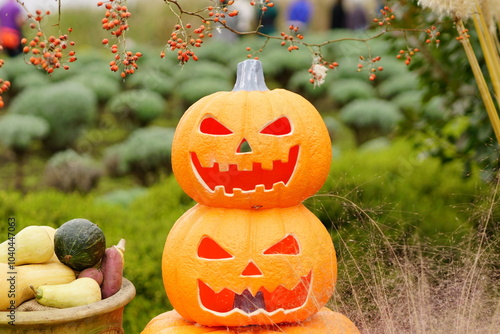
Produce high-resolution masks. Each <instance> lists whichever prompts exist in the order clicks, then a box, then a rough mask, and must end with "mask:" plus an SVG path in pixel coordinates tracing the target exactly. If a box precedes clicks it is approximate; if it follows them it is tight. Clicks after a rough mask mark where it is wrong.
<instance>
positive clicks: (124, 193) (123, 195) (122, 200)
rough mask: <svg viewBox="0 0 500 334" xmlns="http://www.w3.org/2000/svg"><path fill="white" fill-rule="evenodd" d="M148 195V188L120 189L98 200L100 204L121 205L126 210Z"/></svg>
mask: <svg viewBox="0 0 500 334" xmlns="http://www.w3.org/2000/svg"><path fill="white" fill-rule="evenodd" d="M146 194H147V189H146V188H132V189H118V190H115V191H112V192H110V193H107V194H104V195H102V196H99V197H97V198H96V202H98V203H109V204H113V205H120V206H122V207H124V208H126V207H128V206H130V204H131V203H132V202H134V201H135V200H136V199H137V198H139V197H141V196H144V195H146Z"/></svg>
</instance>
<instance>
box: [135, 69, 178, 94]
mask: <svg viewBox="0 0 500 334" xmlns="http://www.w3.org/2000/svg"><path fill="white" fill-rule="evenodd" d="M125 84H126V86H127V87H128V88H129V89H146V90H149V91H153V92H156V93H158V94H160V95H162V96H168V95H170V94H172V93H173V91H174V89H175V85H176V83H175V81H174V79H173V78H172V76H171V75H169V74H166V73H163V72H161V71H157V70H155V69H153V68H148V67H146V68H142V67H141V70H140V71H137V72H136V73H134V75H132V76H131V77H130V78H128V79H127V81H126V82H125Z"/></svg>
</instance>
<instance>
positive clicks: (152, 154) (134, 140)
mask: <svg viewBox="0 0 500 334" xmlns="http://www.w3.org/2000/svg"><path fill="white" fill-rule="evenodd" d="M174 131H175V129H174V128H163V127H156V126H155V127H149V128H143V129H138V130H135V131H134V132H133V133H132V134H131V135H130V137H129V138H128V139H127V140H125V142H123V143H119V144H116V145H113V146H111V147H109V148H108V149H107V150H106V152H105V162H106V167H107V170H108V172H109V173H110V175H112V176H121V175H125V174H128V173H130V174H132V175H134V176H135V177H136V178H137V180H138V181H139V182H140V184H141V185H144V186H147V185H151V184H152V183H155V182H157V181H158V180H159V177H160V175H161V172H165V173H170V172H171V168H172V167H171V162H170V155H171V151H172V140H173V137H174Z"/></svg>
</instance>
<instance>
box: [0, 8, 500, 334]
mask: <svg viewBox="0 0 500 334" xmlns="http://www.w3.org/2000/svg"><path fill="white" fill-rule="evenodd" d="M333 2H334V1H315V4H316V5H317V6H324V7H318V8H319V9H318V11H317V12H318V19H317V20H315V21H314V24H313V25H312V26H311V28H310V30H309V31H307V32H306V33H305V36H306V38H308V39H310V40H317V41H324V40H335V39H341V38H345V37H354V38H366V37H367V36H371V35H373V34H376V33H377V32H378V31H379V30H377V29H374V30H359V31H353V30H328V29H327V24H326V20H327V16H326V11H322V10H321V8H330V7H331V5H332V4H333ZM200 3H202V1H201V0H198V1H192V2H191V1H190V2H188V4H186V6H187V7H188V8H190V7H191V6H192V7H193V8H198V7H199V4H200ZM284 3H285V4H286V3H288V2H284ZM132 6H133V7H132V8H130V11H131V12H132V13H133V16H132V18H131V20H130V22H129V23H130V25H131V30H130V32H128V33H127V35H128V38H129V41H128V48H130V49H132V50H133V51H141V52H142V53H143V55H144V56H143V57H142V58H141V59H140V61H139V63H138V64H139V70H138V71H137V72H136V73H135V74H134V75H132V76H130V77H128V78H127V79H126V80H123V79H122V78H121V77H120V76H119V75H117V74H116V73H112V72H110V71H109V61H110V60H111V59H112V56H111V53H109V51H108V50H106V49H105V48H103V47H101V42H100V41H101V40H102V38H104V37H106V36H105V32H104V31H102V30H101V29H100V20H101V18H102V13H101V12H100V11H97V10H85V11H82V10H81V9H77V10H75V9H71V8H69V9H64V8H63V12H62V15H61V22H60V25H61V27H67V26H72V27H73V30H74V33H73V35H72V39H74V40H75V41H77V45H78V48H77V56H78V61H77V62H75V63H72V64H71V69H70V70H69V71H62V70H60V71H56V72H55V73H54V74H53V75H52V76H47V75H45V74H44V73H41V72H40V71H38V70H37V69H35V68H34V67H32V66H29V65H27V64H26V63H25V59H24V57H23V56H20V57H17V58H10V59H6V63H5V65H4V66H3V67H2V68H1V69H0V77H1V78H3V79H6V80H10V81H11V82H12V88H11V90H9V91H8V92H7V93H5V94H4V100H5V102H6V106H5V108H3V109H1V110H0V136H1V138H0V189H1V190H0V217H1V219H4V220H6V217H10V216H13V217H15V218H16V219H17V221H18V224H19V226H18V227H19V229H20V228H22V227H24V226H27V225H31V224H39V225H51V226H54V227H58V226H60V225H61V224H62V223H64V222H65V221H67V220H70V219H73V218H75V217H84V218H87V219H90V220H91V221H93V222H95V223H98V224H99V225H100V226H101V227H102V228H103V230H104V232H105V234H106V236H107V238H108V240H109V243H110V244H112V243H116V242H118V240H119V239H120V238H125V239H127V249H128V250H127V254H126V258H127V260H126V271H125V276H126V277H127V278H128V279H130V280H131V281H132V282H133V283H134V285H135V286H136V289H137V296H136V298H135V299H134V300H133V301H132V303H131V304H130V305H129V306H128V307H127V308H126V311H125V312H126V314H125V328H126V332H127V333H129V332H130V333H138V332H140V330H141V329H142V328H143V327H144V326H145V325H146V323H147V322H148V321H149V320H150V319H151V318H152V317H154V316H155V315H157V314H159V313H161V312H163V311H165V310H167V309H170V305H169V304H168V300H167V299H166V297H165V293H164V290H163V286H162V282H161V266H160V260H161V253H162V250H163V244H164V242H165V238H166V236H167V234H168V231H169V229H170V227H171V226H172V224H173V223H174V222H175V220H176V219H177V218H178V217H179V216H180V215H181V214H183V213H184V212H185V211H186V210H187V209H188V208H189V207H190V206H192V205H193V204H194V203H193V202H192V200H191V199H190V198H188V197H187V196H186V195H185V194H184V193H183V192H182V190H181V189H180V188H179V186H178V185H177V183H176V181H175V178H174V177H173V176H172V175H171V168H170V152H171V142H172V136H173V131H174V129H175V126H176V124H177V122H178V120H179V118H180V117H181V116H182V114H183V113H184V111H185V110H186V109H187V108H188V107H189V106H190V105H191V104H192V103H194V102H195V101H196V100H198V99H199V98H201V97H203V96H206V95H208V94H211V93H213V92H216V91H221V90H231V89H232V86H233V84H234V81H235V71H236V65H237V63H238V62H240V61H242V60H245V59H246V55H247V54H248V51H247V50H246V48H247V47H251V48H252V50H255V49H259V48H260V47H262V45H263V44H264V40H263V39H261V38H258V37H255V36H245V37H239V38H235V39H231V40H225V39H223V38H220V37H219V38H218V37H214V38H213V39H211V40H207V41H206V42H205V43H204V44H203V46H202V47H201V48H200V49H199V51H198V53H197V54H198V56H199V58H200V61H199V62H189V63H188V64H186V65H184V66H180V65H179V64H178V63H177V60H176V59H175V55H174V54H173V53H167V57H166V58H165V59H160V51H161V50H162V49H163V46H164V44H165V42H166V40H167V39H168V38H169V36H170V33H171V29H172V27H173V25H174V24H175V18H174V16H173V15H172V14H171V13H169V10H168V8H167V6H166V5H165V4H163V3H162V2H161V1H156V2H149V1H148V4H147V5H144V4H143V3H142V4H141V2H134V3H133V5H132ZM329 6H330V7H329ZM374 13H375V11H374ZM397 13H398V15H397V17H398V18H399V19H400V22H399V23H397V22H395V23H394V25H399V26H402V27H416V26H419V27H422V26H428V25H431V24H436V23H437V22H438V19H437V18H436V17H434V16H432V15H430V14H428V13H424V12H422V10H421V9H419V8H418V7H416V5H415V4H414V2H411V1H399V2H398V6H397ZM374 15H375V14H374ZM50 19H51V20H54V21H53V22H52V24H54V22H55V23H57V19H56V15H54V17H52V18H50ZM280 20H281V21H279V22H280V23H279V24H280V26H283V23H284V22H283V18H282V16H281V18H280ZM438 23H439V29H440V31H441V40H442V42H441V45H440V46H439V48H436V47H429V46H426V45H425V34H424V35H418V34H417V35H415V36H413V35H411V36H410V35H407V36H406V39H405V38H404V37H403V36H402V34H398V33H394V34H387V35H384V36H382V37H380V38H377V39H374V40H371V41H369V42H368V43H367V45H365V44H364V43H359V42H355V41H343V42H339V43H333V44H330V45H328V46H326V47H324V48H323V49H322V51H323V52H324V54H325V56H326V57H328V59H333V60H335V61H337V62H338V63H339V64H340V66H339V67H338V68H337V69H335V70H330V71H329V72H328V75H327V77H326V80H325V83H324V84H323V85H322V86H320V87H313V85H311V84H310V83H309V73H308V71H307V70H308V68H309V67H310V65H311V62H312V56H311V53H310V50H307V49H305V48H304V49H300V50H298V51H295V52H293V53H291V54H290V53H289V52H288V51H287V50H286V47H282V46H280V45H279V42H277V41H270V42H269V43H268V44H267V45H266V46H265V48H264V51H263V52H262V53H261V54H259V58H260V60H261V61H262V63H263V67H264V72H265V76H266V82H267V85H268V87H269V88H271V89H273V88H285V89H288V90H291V91H294V92H297V93H299V94H301V95H302V96H304V97H305V98H306V99H308V100H309V101H311V102H312V103H313V104H314V105H315V106H316V108H317V109H318V110H319V112H320V113H321V115H322V116H323V118H324V120H325V123H326V124H327V127H328V130H329V132H330V135H331V138H332V151H333V153H334V159H333V162H332V169H331V173H330V176H329V178H328V180H327V182H326V184H325V186H324V187H323V189H322V190H321V192H320V194H318V195H316V196H313V197H312V198H310V199H308V200H307V201H306V202H305V203H306V205H307V206H308V207H309V208H310V209H311V210H312V211H313V212H314V213H315V214H316V215H317V216H318V217H319V218H320V219H321V220H322V222H323V223H324V224H325V226H327V227H328V228H329V229H330V230H331V231H332V237H333V240H334V242H335V246H336V248H337V251H338V255H339V259H340V260H341V259H342V257H343V256H347V248H346V245H345V243H343V242H341V238H342V239H343V240H351V241H352V242H351V243H350V244H349V247H350V249H349V255H352V254H358V256H362V254H363V252H364V250H363V245H364V241H366V240H369V237H370V234H371V233H372V232H373V227H370V224H371V220H369V219H366V217H365V216H364V215H360V213H359V210H358V209H359V208H361V209H362V210H363V211H364V212H366V213H367V214H368V215H369V216H370V217H371V218H372V219H373V220H375V221H377V222H378V223H379V224H380V225H379V226H380V228H381V230H382V231H383V233H384V234H385V235H386V236H387V238H389V239H390V240H391V241H394V242H395V243H401V244H411V243H412V242H414V240H415V238H416V237H417V238H423V239H426V240H430V242H431V243H434V244H439V245H445V246H446V247H451V248H453V247H454V245H455V244H456V242H457V241H458V240H462V239H463V238H465V237H466V236H468V235H470V233H476V232H478V231H482V230H481V228H482V225H481V224H482V223H481V222H480V221H478V220H475V219H473V218H474V215H475V212H477V210H483V208H484V207H486V206H487V205H488V202H487V196H485V194H489V193H491V191H492V190H491V189H492V188H491V187H492V184H493V181H494V180H495V175H496V174H495V173H496V171H497V167H498V145H497V143H495V142H494V140H492V138H494V137H493V133H492V130H491V126H490V124H489V122H488V119H487V116H486V112H485V111H484V108H483V106H482V101H481V99H480V98H479V96H478V94H477V88H476V85H475V82H474V78H473V76H472V73H471V72H470V69H469V66H468V63H467V61H466V59H465V56H464V54H463V50H462V47H461V45H460V44H459V43H457V42H456V41H455V34H456V32H455V28H454V27H453V23H452V21H451V20H446V19H443V20H440V21H439V22H438ZM47 27H51V24H47ZM51 29H57V27H52V28H51ZM285 29H286V28H284V29H283V30H285ZM27 33H28V32H27ZM471 41H472V42H473V43H475V42H476V41H475V36H474V35H473V34H472V36H471ZM407 44H411V45H412V47H418V48H419V49H420V50H421V52H420V53H419V54H418V55H417V56H415V57H414V59H413V60H412V64H411V65H410V66H406V65H405V64H404V62H403V61H400V60H397V59H396V55H397V54H398V52H399V50H400V49H406V48H407ZM369 55H372V56H380V57H381V60H380V62H379V63H378V65H380V66H383V67H384V70H383V71H381V72H377V79H376V80H375V81H373V82H372V81H370V80H368V75H369V74H368V73H367V72H366V71H362V72H358V71H357V64H358V63H359V57H360V56H364V57H368V56H369ZM20 123H22V124H23V126H21V127H20V126H19V124H20ZM353 203H355V204H356V208H357V209H356V208H355V207H354V206H352V204H353ZM499 207H500V206H495V208H494V209H493V211H492V212H491V213H492V215H491V220H492V221H494V222H498V220H499V219H500V210H499V209H498V208H499ZM5 230H6V226H5V224H0V235H5ZM337 232H338V233H337ZM488 233H489V237H491V238H493V239H495V240H496V238H497V237H498V236H497V228H496V227H495V226H493V227H492V226H491V225H490V228H489V229H488ZM339 235H340V236H341V238H340V237H339Z"/></svg>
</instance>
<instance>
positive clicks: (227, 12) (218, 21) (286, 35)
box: [161, 0, 440, 86]
mask: <svg viewBox="0 0 500 334" xmlns="http://www.w3.org/2000/svg"><path fill="white" fill-rule="evenodd" d="M163 1H164V2H165V3H166V4H167V5H168V6H169V8H170V10H171V11H172V12H173V13H174V14H175V15H176V17H177V24H176V25H175V27H174V30H173V32H172V34H171V36H170V37H171V38H170V39H169V40H168V42H167V45H166V47H165V49H164V50H163V51H162V52H161V57H162V58H163V57H166V51H177V59H178V60H179V63H180V64H185V63H186V62H188V61H189V60H190V59H192V60H195V61H197V60H198V56H197V55H196V53H195V49H196V48H199V47H201V46H202V43H203V40H204V38H206V37H212V36H213V34H212V31H213V30H214V29H227V30H228V31H230V32H232V33H234V34H236V35H240V36H244V35H258V36H261V37H264V38H265V41H264V43H263V45H262V46H261V47H260V48H258V49H257V50H254V51H253V52H252V53H249V54H248V55H247V57H248V58H252V57H253V58H256V59H258V54H259V53H260V52H262V51H263V50H264V48H265V46H266V45H267V44H268V43H269V42H271V41H274V40H277V41H279V42H280V44H281V45H282V46H286V47H287V50H288V51H289V52H293V51H296V50H299V48H300V47H305V48H307V49H308V50H309V51H310V52H311V57H312V62H311V67H310V68H309V73H310V74H311V79H310V82H311V83H312V84H314V85H316V86H317V85H321V84H322V83H323V82H324V78H325V76H326V74H327V72H328V70H330V69H335V68H337V67H338V66H340V65H339V63H337V62H336V61H335V60H334V59H331V60H328V59H325V56H324V54H323V52H322V48H323V47H324V46H327V45H331V44H334V43H339V42H343V41H354V42H360V43H364V44H365V45H366V46H367V49H368V53H369V54H368V56H367V57H364V56H363V55H361V56H359V57H360V61H361V62H360V63H359V65H358V68H357V70H358V71H363V70H368V71H369V76H368V78H369V80H372V81H373V80H375V79H376V72H377V71H381V70H383V68H382V67H381V66H376V64H375V63H376V62H378V61H380V57H379V56H372V55H371V54H370V53H371V52H370V48H369V45H368V42H369V41H370V40H373V39H376V38H379V37H381V36H383V35H385V34H387V33H395V32H402V33H403V36H404V38H405V39H406V33H409V32H412V33H426V34H427V40H426V43H428V44H431V43H433V44H435V45H436V46H438V45H439V43H440V40H439V39H438V37H439V31H438V30H437V28H436V27H435V26H432V27H430V28H422V29H419V28H398V27H394V26H393V22H394V20H396V17H397V15H396V14H395V12H394V10H393V9H392V8H391V7H390V6H385V7H384V8H382V9H381V10H380V16H379V17H377V18H374V19H373V22H374V24H375V25H376V26H377V27H380V28H381V31H379V32H375V33H374V34H373V35H372V36H368V37H366V38H351V37H345V38H339V39H334V40H326V41H323V42H321V43H312V42H308V41H307V39H305V37H304V35H303V34H302V33H300V32H299V27H297V26H293V25H292V26H289V31H288V32H281V33H280V34H279V35H278V36H274V35H269V34H265V33H263V32H261V31H260V29H261V28H262V18H263V16H264V15H265V13H266V11H267V10H268V8H269V7H273V6H274V3H273V2H272V1H271V0H259V1H251V2H250V4H251V5H253V6H256V7H257V8H260V11H261V15H260V17H259V20H258V24H257V27H256V29H255V30H252V31H238V30H236V29H234V28H233V27H231V26H230V25H228V23H227V17H234V16H237V15H238V14H239V13H238V11H237V10H232V9H231V6H232V5H233V4H234V2H235V1H241V0H230V1H226V0H210V3H211V5H210V6H207V7H206V8H201V9H199V10H197V11H187V10H184V9H183V7H182V5H181V4H180V3H179V2H178V1H177V0H163ZM186 17H190V18H191V19H194V20H197V21H200V22H201V25H199V26H197V28H193V24H191V23H189V24H184V23H183V21H184V19H185V18H186ZM246 50H247V51H252V49H251V48H250V47H247V48H246ZM418 51H419V49H418V48H413V47H410V46H408V49H407V50H401V51H400V54H399V55H398V56H397V58H402V59H404V60H405V63H406V65H410V63H411V59H412V57H413V56H414V55H415V54H416V53H417V52H418Z"/></svg>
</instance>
